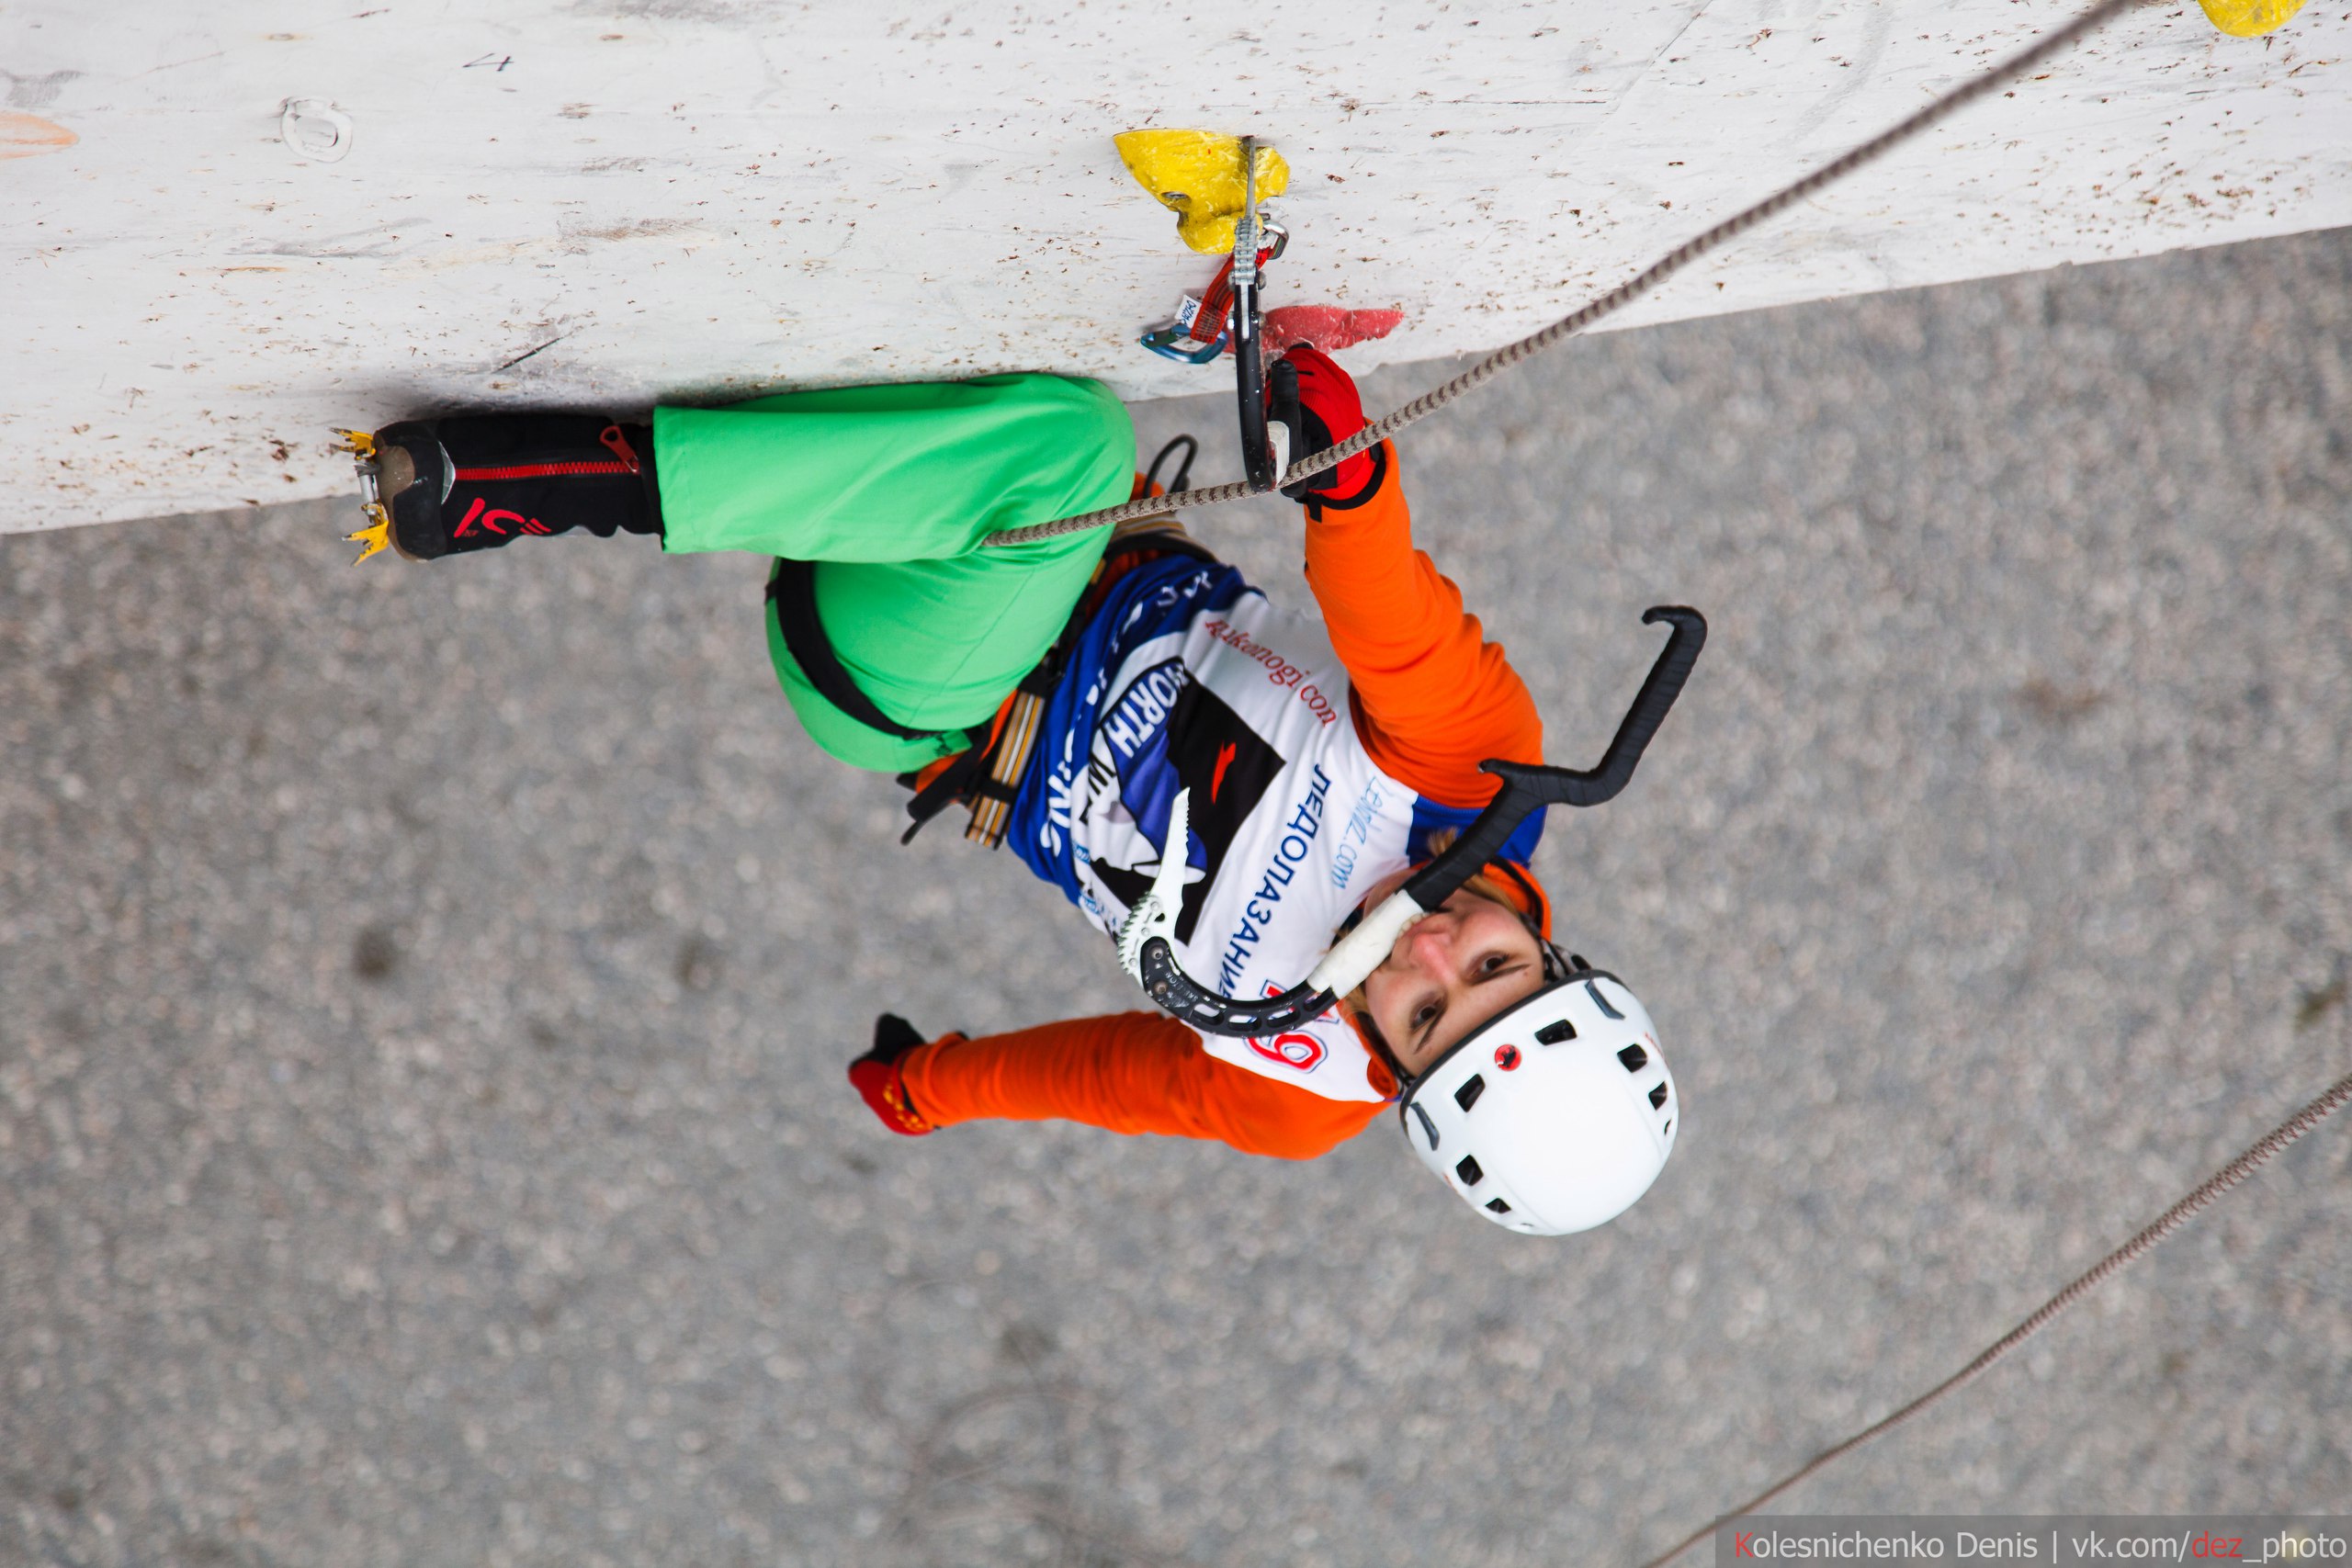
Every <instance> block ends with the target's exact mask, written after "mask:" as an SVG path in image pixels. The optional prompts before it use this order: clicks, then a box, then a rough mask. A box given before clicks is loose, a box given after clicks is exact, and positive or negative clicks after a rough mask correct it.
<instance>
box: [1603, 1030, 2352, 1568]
mask: <svg viewBox="0 0 2352 1568" xmlns="http://www.w3.org/2000/svg"><path fill="white" fill-rule="evenodd" d="M2346 1100H2352V1073H2346V1074H2345V1075H2344V1077H2340V1078H2338V1079H2336V1080H2335V1084H2334V1086H2333V1087H2331V1088H2330V1089H2328V1091H2327V1092H2326V1093H2325V1094H2323V1095H2321V1096H2320V1097H2319V1098H2318V1099H2317V1100H2312V1102H2311V1103H2310V1104H2309V1105H2306V1106H2304V1107H2303V1108H2302V1109H2301V1111H2296V1112H2295V1113H2294V1114H2293V1115H2292V1116H2290V1117H2289V1118H2287V1120H2286V1121H2284V1122H2280V1123H2279V1124H2278V1126H2276V1127H2274V1128H2272V1129H2271V1130H2270V1132H2269V1133H2268V1134H2267V1135H2265V1136H2264V1137H2263V1138H2262V1140H2261V1141H2260V1142H2259V1143H2256V1145H2254V1146H2253V1147H2252V1148H2250V1149H2248V1150H2246V1151H2245V1153H2244V1154H2242V1155H2240V1156H2238V1157H2237V1158H2235V1159H2233V1160H2232V1161H2230V1163H2229V1164H2227V1165H2225V1166H2223V1167H2222V1168H2221V1169H2220V1170H2218V1171H2216V1172H2214V1174H2213V1175H2212V1176H2211V1177H2210V1178H2208V1179H2207V1180H2206V1181H2205V1183H2204V1185H2202V1186H2200V1187H2199V1188H2198V1189H2197V1190H2196V1191H2194V1192H2191V1193H2190V1194H2189V1195H2188V1197H2186V1198H2183V1199H2182V1200H2181V1201H2179V1202H2177V1203H2175V1204H2174V1205H2173V1206H2172V1207H2171V1208H2169V1209H2166V1210H2165V1212H2164V1213H2163V1214H2162V1216H2160V1217H2159V1218H2158V1219H2157V1220H2156V1222H2155V1223H2154V1224H2151V1225H2149V1226H2148V1227H2147V1228H2146V1229H2145V1230H2143V1231H2142V1232H2141V1233H2140V1234H2139V1235H2135V1236H2133V1237H2132V1238H2131V1240H2130V1241H2127V1242H2125V1243H2124V1244H2123V1245H2122V1246H2121V1247H2117V1248H2116V1249H2115V1250H2114V1251H2113V1252H2110V1253H2109V1254H2108V1255H2107V1256H2106V1257H2105V1258H2100V1259H2099V1260H2098V1263H2097V1264H2096V1265H2094V1266H2093V1267H2092V1268H2091V1269H2090V1270H2089V1271H2088V1272H2087V1273H2085V1274H2084V1275H2083V1276H2082V1277H2081V1278H2079V1279H2077V1280H2075V1282H2074V1283H2073V1284H2071V1285H2068V1286H2067V1287H2066V1288H2065V1289H2064V1290H2063V1291H2061V1292H2058V1293H2057V1294H2056V1295H2054V1296H2052V1297H2051V1298H2050V1299H2049V1300H2048V1301H2046V1302H2044V1303H2041V1308H2040V1309H2039V1310H2038V1311H2036V1312H2035V1313H2034V1314H2033V1315H2032V1316H2031V1317H2029V1318H2027V1319H2026V1320H2025V1321H2024V1322H2023V1323H2020V1324H2018V1325H2017V1326H2016V1327H2015V1328H2012V1329H2010V1330H2009V1331H2008V1333H2007V1334H2005V1335H2003V1336H2002V1337H2000V1339H1998V1340H1997V1341H1996V1342H1995V1343H1994V1344H1993V1345H1992V1346H1991V1347H1990V1348H1987V1349H1986V1350H1985V1353H1984V1354H1983V1355H1980V1356H1978V1357H1977V1358H1976V1359H1974V1360H1973V1361H1971V1362H1969V1363H1968V1365H1966V1366H1964V1367H1962V1368H1961V1369H1960V1371H1956V1372H1954V1373H1952V1375H1951V1376H1950V1377H1948V1378H1946V1379H1944V1381H1943V1382H1939V1383H1938V1384H1937V1385H1936V1386H1935V1387H1933V1388H1931V1389H1929V1390H1928V1392H1927V1393H1923V1394H1921V1395H1920V1396H1919V1397H1918V1398H1917V1399H1915V1400H1913V1401H1912V1402H1911V1403H1910V1404H1906V1405H1905V1406H1904V1407H1903V1408H1902V1409H1900V1410H1897V1411H1896V1412H1895V1413H1894V1415H1892V1416H1887V1417H1885V1418H1884V1419H1883V1420H1881V1421H1876V1422H1873V1423H1872V1424H1871V1425H1870V1426H1868V1427H1863V1428H1862V1429H1861V1430H1860V1431H1859V1432H1857V1433H1855V1434H1854V1435H1853V1436H1852V1437H1850V1438H1847V1439H1846V1440H1845V1441H1844V1442H1842V1443H1838V1444H1837V1445H1835V1446H1833V1447H1831V1448H1827V1449H1824V1450H1822V1451H1821V1452H1819V1453H1817V1454H1815V1455H1814V1456H1813V1458H1811V1459H1809V1460H1807V1461H1805V1462H1804V1464H1802V1465H1800V1466H1798V1467H1797V1468H1796V1469H1795V1470H1792V1471H1791V1472H1789V1473H1788V1474H1787V1475H1784V1476H1782V1477H1781V1479H1780V1480H1778V1481H1776V1482H1774V1483H1772V1484H1771V1485H1770V1486H1768V1487H1766V1488H1765V1489H1764V1490H1763V1491H1761V1492H1758V1494H1757V1495H1755V1496H1753V1497H1750V1498H1749V1499H1748V1500H1747V1502H1745V1503H1742V1504H1741V1505H1740V1506H1738V1507H1736V1508H1734V1509H1733V1510H1731V1512H1730V1513H1728V1514H1725V1515H1724V1516H1723V1517H1724V1518H1736V1517H1739V1516H1741V1515H1743V1514H1752V1513H1754V1512H1755V1511H1756V1510H1757V1509H1758V1508H1760V1507H1762V1506H1764V1505H1765V1504H1767V1503H1770V1501H1771V1500H1772V1499H1773V1498H1775V1497H1778V1496H1779V1495H1781V1493H1783V1492H1786V1491H1787V1490H1788V1489H1789V1488H1790V1487H1792V1486H1794V1485H1795V1484H1796V1483H1798V1482H1800V1481H1803V1480H1804V1478H1805V1477H1806V1476H1808V1475H1811V1474H1813V1473H1814V1472H1816V1471H1818V1470H1820V1469H1821V1468H1822V1467H1824V1466H1825V1465H1827V1464H1828V1463H1830V1462H1831V1461H1834V1460H1838V1459H1840V1458H1843V1457H1844V1456H1845V1455H1847V1454H1849V1453H1852V1452H1853V1451H1854V1450H1856V1449H1859V1448H1860V1447H1861V1446H1862V1445H1863V1444H1864V1443H1867V1442H1869V1441H1870V1440H1871V1438H1876V1437H1879V1436H1881V1435H1883V1434H1884V1433H1887V1432H1891V1431H1893V1430H1894V1428H1895V1427H1900V1426H1901V1425H1903V1423H1905V1421H1908V1420H1910V1419H1911V1418H1912V1417H1913V1416H1917V1415H1918V1414H1919V1413H1920V1412H1921V1411H1923V1410H1925V1409H1927V1408H1928V1406H1929V1405H1931V1404H1935V1403H1936V1402H1937V1401H1938V1400H1939V1399H1941V1398H1943V1397H1944V1395H1946V1394H1948V1393H1952V1392H1953V1391H1954V1390H1956V1389H1958V1388H1959V1387H1960V1386H1961V1385H1962V1384H1963V1383H1965V1382H1970V1381H1972V1380H1973V1379H1974V1378H1975V1377H1976V1375H1977V1374H1978V1373H1980V1372H1982V1371H1985V1369H1986V1368H1987V1367H1990V1366H1991V1365H1992V1364H1993V1363H1994V1362H1996V1361H1997V1360H1999V1359H2001V1358H2002V1357H2004V1356H2006V1355H2007V1354H2008V1353H2009V1352H2010V1351H2012V1350H2014V1349H2016V1348H2018V1346H2020V1345H2022V1344H2024V1343H2025V1342H2026V1341H2027V1340H2028V1339H2030V1338H2031V1337H2033V1336H2034V1335H2036V1334H2038V1333H2040V1332H2041V1330H2042V1329H2044V1328H2046V1327H2048V1326H2049V1325H2050V1322H2051V1320H2052V1318H2055V1317H2056V1316H2057V1315H2058V1314H2060V1313H2062V1312H2064V1311H2065V1310H2066V1309H2067V1308H2068V1307H2070V1306H2073V1305H2074V1304H2075V1303H2076V1302H2078V1301H2080V1300H2082V1299H2083V1298H2084V1297H2085V1296H2086V1295H2088V1294H2090V1293H2091V1292H2093V1291H2095V1290H2097V1289H2098V1287H2099V1286H2101V1285H2103V1284H2105V1283H2106V1282H2107V1280H2109V1277H2111V1276H2113V1275H2115V1274H2117V1273H2119V1272H2120V1271H2121V1270H2122V1269H2124V1268H2125V1267H2126V1266H2128V1265H2129V1264H2131V1262H2132V1261H2133V1260H2134V1259H2136V1258H2138V1257H2139V1256H2140V1255H2141V1254H2142V1253H2143V1252H2146V1251H2147V1250H2148V1249H2149V1248H2151V1247H2154V1246H2155V1245H2156V1244H2157V1243H2158V1242H2160V1241H2162V1240H2164V1239H2165V1237H2166V1236H2168V1235H2171V1234H2172V1233H2173V1232H2174V1231H2176V1230H2178V1229H2179V1228H2180V1227H2181V1226H2182V1225H2183V1224H2187V1223H2188V1220H2189V1218H2190V1217H2191V1216H2192V1215H2194V1214H2195V1213H2197V1212H2198V1211H2199V1210H2200V1209H2203V1208H2204V1207H2205V1206H2206V1205H2207V1204H2209V1203H2211V1202H2212V1201H2213V1200H2214V1199H2216V1198H2219V1197H2220V1196H2221V1195H2222V1193H2224V1192H2226V1191H2228V1190H2230V1189H2231V1188H2233V1187H2235V1186H2236V1185H2237V1184H2238V1183H2239V1182H2241V1181H2244V1180H2245V1179H2246V1178H2247V1177H2249V1176H2252V1175H2253V1174H2254V1173H2255V1172H2256V1170H2259V1169H2260V1168H2262V1167H2263V1166H2264V1165H2266V1164H2267V1163H2268V1162H2269V1160H2270V1158H2271V1156H2274V1155H2276V1154H2278V1151H2279V1150H2281V1149H2283V1148H2285V1147H2286V1146H2287V1145H2289V1144H2291V1143H2293V1142H2294V1141H2295V1140H2296V1139H2298V1138H2300V1137H2301V1136H2302V1135H2303V1134H2305V1133H2308V1132H2310V1131H2311V1130H2312V1128H2313V1127H2316V1126H2318V1125H2319V1124H2320V1123H2321V1122H2324V1121H2326V1120H2327V1119H2328V1117H2330V1116H2332V1115H2334V1114H2335V1111H2337V1110H2338V1109H2339V1108H2341V1107H2342V1105H2343V1104H2344V1102H2345V1101H2346ZM1719 1522H1720V1521H1718V1523H1719ZM1715 1528H1716V1527H1715V1525H1713V1524H1710V1525H1703V1526H1702V1527H1701V1528H1699V1529H1695V1530H1692V1531H1691V1533H1690V1534H1689V1535H1686V1536H1684V1537H1683V1538H1682V1539H1681V1540H1679V1541H1677V1542H1675V1544H1674V1545H1673V1546H1672V1547H1670V1548H1668V1550H1667V1551H1663V1552H1661V1553H1659V1554H1658V1555H1657V1556H1656V1557H1653V1558H1651V1559H1650V1560H1649V1561H1648V1562H1645V1563H1643V1564H1642V1568H1665V1565H1666V1564H1667V1563H1668V1562H1673V1561H1674V1560H1675V1559H1676V1558H1678V1557H1679V1556H1681V1555H1682V1554H1683V1553H1684V1552H1686V1551H1690V1550H1691V1548H1692V1547H1693V1546H1696V1545H1697V1544H1699V1542H1701V1541H1702V1540H1706V1539H1707V1537H1708V1536H1709V1535H1711V1534H1712V1533H1713V1531H1714V1529H1715Z"/></svg>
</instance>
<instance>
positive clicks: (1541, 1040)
mask: <svg viewBox="0 0 2352 1568" xmlns="http://www.w3.org/2000/svg"><path fill="white" fill-rule="evenodd" d="M1576 1037H1577V1026H1576V1025H1575V1024H1573V1023H1570V1022H1569V1021H1567V1020H1566V1019H1565V1018H1564V1019H1562V1020H1560V1021H1558V1022H1557V1023H1547V1024H1545V1025H1544V1027H1543V1028H1541V1029H1539V1030H1537V1031H1536V1032H1535V1043H1537V1044H1539V1045H1565V1044H1566V1043H1568V1042H1569V1041H1571V1040H1574V1039H1575V1038H1576Z"/></svg>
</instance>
